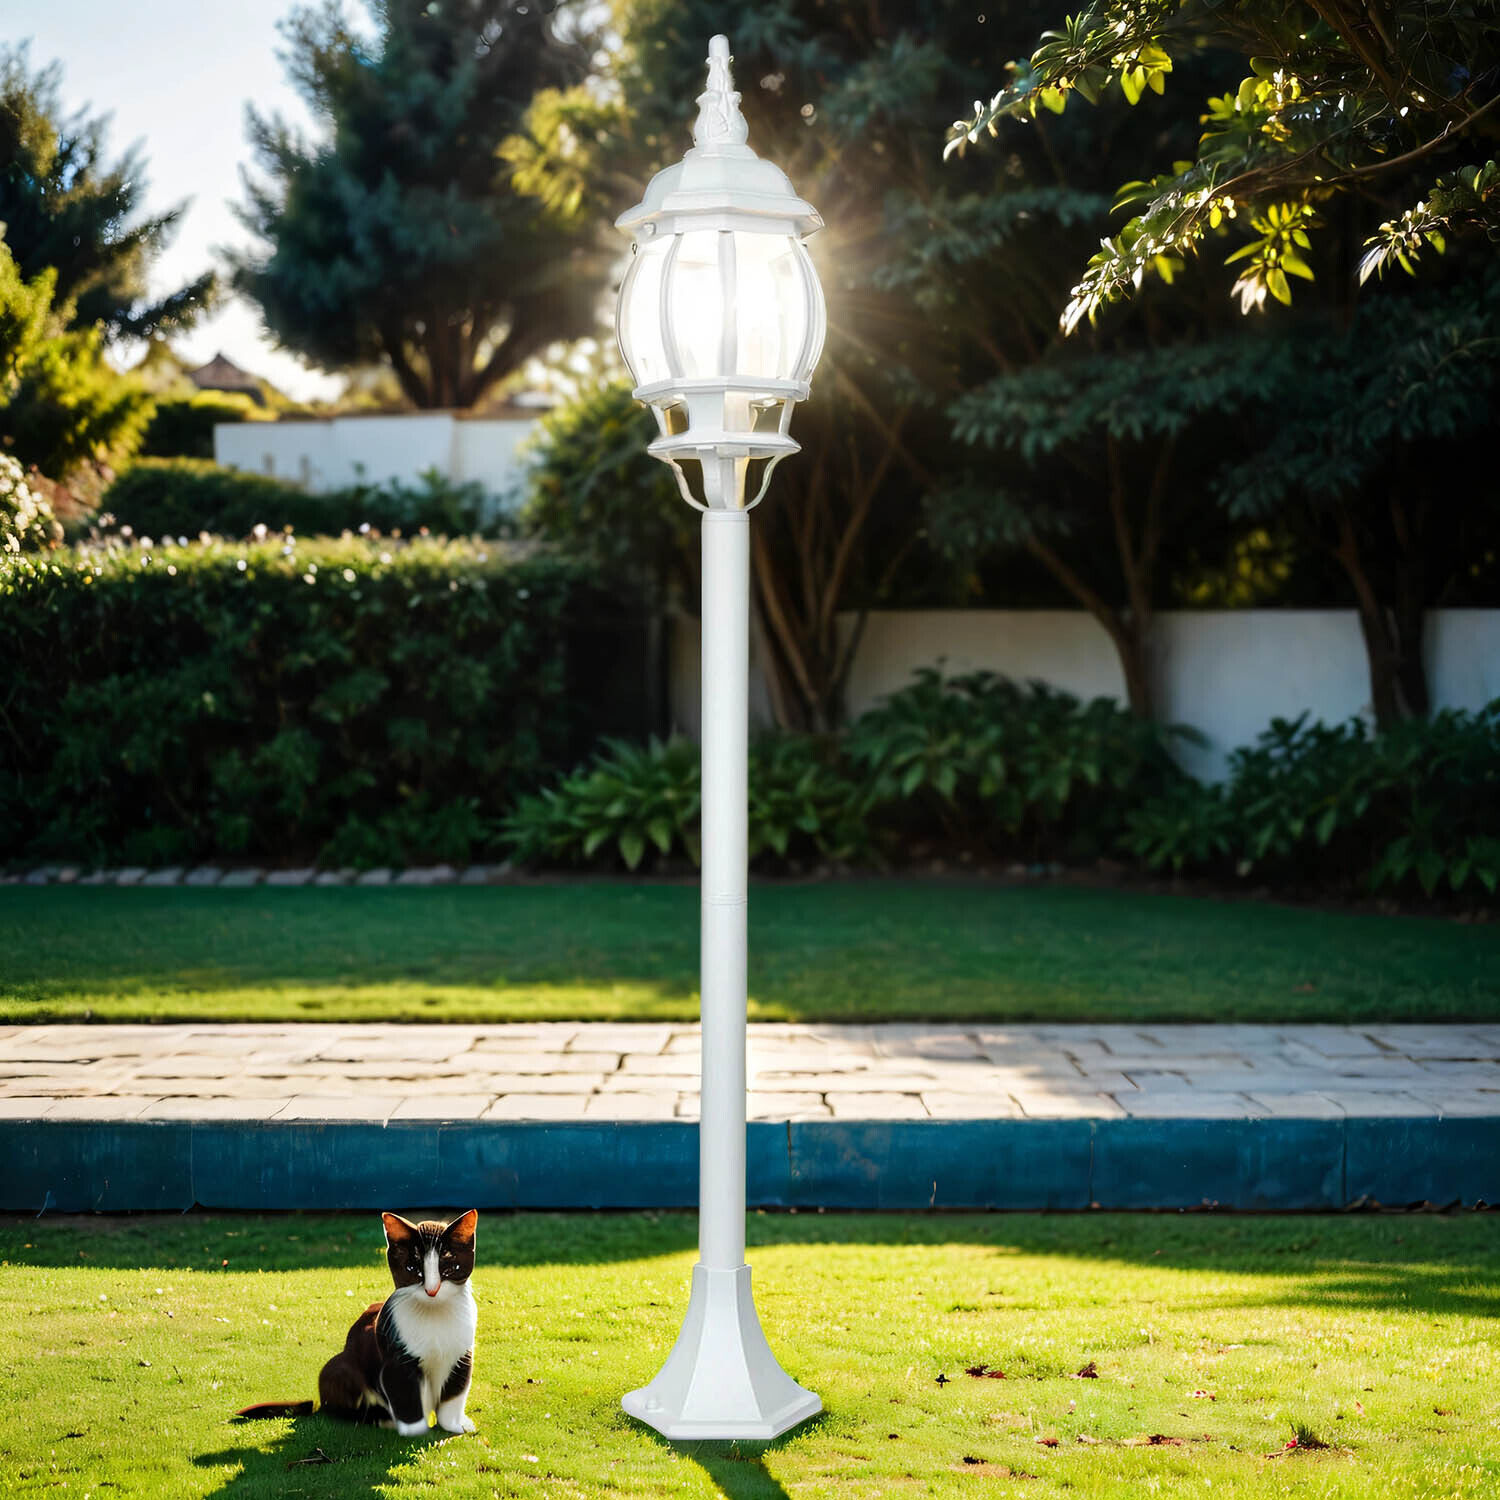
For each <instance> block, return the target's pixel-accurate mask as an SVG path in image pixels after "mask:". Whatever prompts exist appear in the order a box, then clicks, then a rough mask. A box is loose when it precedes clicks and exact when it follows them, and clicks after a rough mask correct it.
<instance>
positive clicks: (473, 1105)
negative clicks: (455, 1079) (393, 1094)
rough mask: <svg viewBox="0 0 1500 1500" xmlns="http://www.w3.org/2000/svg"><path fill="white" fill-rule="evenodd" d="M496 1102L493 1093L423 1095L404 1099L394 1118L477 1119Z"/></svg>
mask: <svg viewBox="0 0 1500 1500" xmlns="http://www.w3.org/2000/svg"><path fill="white" fill-rule="evenodd" d="M494 1102H495V1096H494V1095H493V1094H442V1095H422V1096H419V1097H414V1098H411V1099H403V1100H402V1101H401V1103H400V1104H398V1105H397V1106H396V1107H395V1109H393V1110H392V1111H391V1116H390V1117H391V1119H393V1120H477V1119H478V1118H479V1117H480V1116H481V1115H482V1114H483V1113H484V1112H485V1110H487V1109H488V1108H489V1107H490V1105H492V1104H493V1103H494Z"/></svg>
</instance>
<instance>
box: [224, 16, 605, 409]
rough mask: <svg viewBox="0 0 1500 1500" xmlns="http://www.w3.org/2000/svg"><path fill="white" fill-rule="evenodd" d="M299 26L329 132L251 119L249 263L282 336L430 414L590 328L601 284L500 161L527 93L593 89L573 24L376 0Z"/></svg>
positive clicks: (292, 40) (292, 64)
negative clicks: (392, 378) (372, 369)
mask: <svg viewBox="0 0 1500 1500" xmlns="http://www.w3.org/2000/svg"><path fill="white" fill-rule="evenodd" d="M368 4H369V8H370V12H371V16H372V19H373V21H374V23H375V27H376V32H377V35H376V37H375V40H374V41H373V43H371V42H369V41H367V40H366V39H365V38H364V37H363V36H362V35H361V34H360V33H359V32H358V31H357V30H356V29H355V28H354V27H353V26H352V25H351V24H350V22H349V20H348V18H347V16H346V15H345V13H344V12H343V10H342V9H341V8H340V7H339V6H338V5H337V4H333V5H327V6H324V7H321V8H318V9H301V10H297V11H295V12H293V14H292V16H291V18H290V19H289V20H288V21H287V22H286V23H285V24H284V28H283V34H284V35H285V37H286V41H287V52H286V54H285V61H286V65H287V68H288V71H289V74H290V77H291V80H292V82H293V84H294V85H295V86H296V88H297V90H298V91H299V93H300V94H301V95H302V97H303V98H304V99H305V100H306V101H307V103H308V105H309V107H310V108H311V110H312V111H313V113H314V115H315V116H316V117H317V118H318V119H319V121H320V122H321V123H322V125H323V127H324V135H323V138H321V139H319V140H316V141H307V140H304V139H302V138H301V137H300V136H299V135H298V134H297V133H296V132H294V131H293V130H292V129H290V128H289V127H288V126H287V125H286V124H285V123H284V122H283V121H281V120H280V119H279V118H275V117H271V118H267V117H266V116H264V115H261V114H259V113H258V112H256V111H255V110H253V109H252V110H251V112H250V117H249V128H250V136H251V141H252V143H253V145H254V148H255V152H256V156H257V158H258V160H259V164H260V167H261V170H262V174H263V175H262V176H261V177H260V178H259V179H257V180H251V181H249V182H247V187H246V192H247V198H248V201H247V203H246V205H245V206H244V207H243V209H242V210H241V218H242V220H243V222H244V223H245V224H246V225H247V226H248V227H249V228H250V229H252V230H253V231H254V232H255V233H256V234H257V235H258V236H259V237H260V238H261V239H262V240H263V241H264V242H265V243H266V245H267V246H268V247H269V249H268V250H266V251H265V252H264V253H248V254H243V255H240V256H238V257H237V258H236V259H235V284H236V285H237V286H238V287H239V288H240V289H241V290H242V291H244V292H246V293H247V294H248V295H249V296H251V297H252V298H254V299H255V300H256V301H257V302H259V304H260V306H261V308H262V310H263V313H264V316H265V319H266V323H267V325H268V327H269V328H270V330H271V332H272V333H273V334H274V335H275V337H276V338H277V339H278V340H279V341H280V343H281V344H282V345H283V346H284V347H286V348H288V349H291V350H293V351H295V352H297V353H299V354H302V355H305V356H306V357H308V358H309V359H312V360H314V361H316V362H317V363H319V364H321V365H323V366H326V367H329V368H347V367H350V366H357V365H362V364H370V363H375V362H381V361H383V362H387V363H389V365H390V367H391V369H392V370H393V371H394V372H395V374H396V376H397V378H398V379H399V380H400V382H401V388H402V390H403V391H404V393H405V395H406V397H407V399H408V400H409V401H411V402H412V403H413V404H414V405H416V406H419V407H469V406H472V405H473V404H474V403H475V402H476V401H478V400H479V399H480V397H482V396H483V395H484V393H485V392H486V391H487V390H489V389H490V387H492V386H493V385H494V384H495V383H496V382H497V381H498V380H500V379H502V378H503V377H504V376H505V375H507V374H509V373H510V372H511V371H512V370H514V369H516V368H517V367H518V366H519V365H520V364H521V363H522V362H523V361H524V360H525V359H526V358H527V357H528V356H530V355H531V354H533V353H535V352H536V351H537V350H538V349H540V348H542V347H544V346H545V345H546V344H548V343H549V342H551V341H552V340H554V339H557V338H561V337H567V336H570V335H572V334H574V333H577V332H581V331H583V330H584V329H585V328H586V327H587V326H588V325H589V323H590V321H591V318H592V316H593V307H594V298H595V286H596V282H595V279H594V277H593V274H592V271H593V267H592V266H591V264H590V262H589V259H588V256H587V254H586V251H585V249H584V247H582V246H581V245H580V244H579V243H578V242H577V241H576V240H575V238H574V237H573V236H572V235H571V233H570V230H569V226H568V224H567V223H566V220H565V216H564V215H562V214H560V213H557V212H554V211H553V210H552V209H549V208H548V207H547V206H546V205H544V203H543V202H542V201H541V200H540V199H538V198H535V197H529V196H526V195H525V194H523V193H521V192H519V191H518V190H517V189H516V186H515V184H514V182H513V180H512V179H513V175H514V167H513V165H512V164H511V162H510V161H508V160H507V159H506V157H505V156H504V155H503V154H502V148H503V147H504V145H505V143H506V141H507V140H508V138H510V137H511V136H512V134H513V133H515V132H516V131H517V129H518V127H519V126H520V125H521V122H522V117H523V115H524V114H525V111H526V109H527V107H528V106H529V104H530V103H531V100H532V97H533V95H534V94H536V93H537V92H538V90H541V89H544V88H547V87H565V86H567V85H569V84H571V83H574V82H576V81H577V80H579V79H581V78H582V77H583V76H584V74H585V72H586V70H587V67H588V63H589V58H590V52H591V43H590V38H589V37H588V35H587V34H586V33H585V32H584V31H582V30H581V29H580V27H579V24H578V22H577V19H576V17H573V18H572V19H569V17H568V16H567V15H552V14H550V12H552V11H553V10H554V9H555V7H553V6H550V5H541V4H538V3H535V0H531V3H527V0H451V3H446V4H444V5H441V6H438V5H433V4H428V3H425V0H368Z"/></svg>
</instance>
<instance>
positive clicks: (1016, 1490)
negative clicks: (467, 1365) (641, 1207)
mask: <svg viewBox="0 0 1500 1500" xmlns="http://www.w3.org/2000/svg"><path fill="white" fill-rule="evenodd" d="M750 1227H751V1242H752V1249H751V1252H750V1259H751V1262H752V1264H753V1265H754V1267H755V1274H756V1284H757V1296H758V1301H759V1306H760V1311H761V1316H762V1320H763V1321H764V1323H765V1325H766V1329H767V1332H768V1335H769V1337H770V1339H771V1342H772V1345H773V1347H775V1348H776V1350H777V1351H778V1353H779V1355H780V1357H781V1359H782V1362H783V1363H784V1365H785V1366H786V1367H787V1369H788V1370H789V1372H790V1373H792V1374H793V1375H794V1376H796V1377H797V1378H798V1379H799V1380H801V1381H802V1382H803V1383H804V1384H806V1385H808V1386H810V1387H811V1388H813V1389H814V1390H816V1391H817V1392H818V1393H819V1394H820V1395H821V1396H822V1398H823V1401H824V1404H825V1407H826V1411H825V1413H824V1415H823V1416H822V1417H821V1418H818V1419H815V1420H814V1421H812V1422H811V1423H808V1424H806V1425H804V1426H803V1427H802V1428H800V1429H798V1430H797V1431H795V1432H793V1433H790V1434H788V1435H786V1436H785V1437H783V1438H781V1439H780V1440H778V1441H777V1442H775V1443H771V1444H765V1445H758V1444H740V1445H728V1444H708V1443H700V1444H681V1445H671V1444H668V1443H666V1442H665V1441H663V1440H662V1439H660V1438H658V1437H657V1436H656V1435H655V1434H654V1433H652V1432H651V1431H649V1430H648V1429H646V1428H644V1427H640V1426H637V1425H636V1424H634V1423H633V1422H632V1421H631V1420H630V1419H629V1418H627V1417H626V1416H624V1414H623V1413H622V1412H621V1410H620V1408H619V1397H620V1395H621V1393H622V1392H624V1391H625V1390H627V1389H629V1388H631V1387H632V1386H634V1385H637V1384H639V1383H641V1382H643V1381H645V1380H647V1379H648V1378H649V1377H650V1376H651V1375H652V1374H654V1373H655V1371H656V1369H657V1367H658V1365H659V1364H660V1362H661V1360H662V1358H663V1357H664V1355H665V1353H666V1351H667V1349H668V1347H669V1346H670V1344H671V1342H672V1339H673V1338H674V1337H675V1335H676V1331H677V1327H678V1324H679V1322H680V1319H681V1315H682V1310H683V1307H684V1303H685V1299H686V1293H687V1278H688V1272H689V1267H690V1265H691V1263H692V1261H693V1259H694V1252H693V1233H694V1221H693V1219H692V1218H691V1217H689V1216H686V1215H673V1214H667V1215H644V1214H628V1215H627V1214H622V1215H610V1216H605V1215H590V1216H582V1215H579V1216H572V1217H566V1216H556V1215H535V1216H527V1215H522V1216H516V1217H500V1216H497V1217H493V1218H487V1217H484V1216H481V1220H480V1229H479V1247H480V1267H479V1270H478V1271H477V1272H476V1275H475V1288H476V1292H477V1295H478V1297H479V1299H480V1336H479V1348H478V1358H477V1362H476V1376H475V1387H474V1393H473V1396H472V1398H471V1400H470V1404H469V1411H470V1414H471V1415H472V1416H473V1417H474V1418H475V1420H476V1422H477V1424H478V1432H477V1433H476V1434H475V1435H473V1436H471V1437H464V1438H446V1437H445V1436H442V1435H439V1434H436V1433H435V1434H434V1436H432V1437H430V1438H425V1439H415V1440H413V1439H403V1438H399V1437H397V1436H396V1435H395V1434H394V1433H389V1432H383V1431H379V1430H371V1429H350V1428H346V1427H341V1426H339V1425H337V1424H335V1423H334V1422H332V1421H331V1420H329V1419H327V1418H324V1417H321V1416H317V1415H314V1416H310V1417H301V1418H298V1419H295V1420H290V1419H278V1420H274V1421H269V1422H257V1423H239V1424H235V1423H232V1422H231V1421H230V1420H229V1418H230V1414H231V1413H232V1412H233V1411H234V1409H235V1408H236V1407H239V1406H241V1405H244V1404H246V1403H248V1402H251V1401H254V1400H262V1399H270V1398H277V1399H292V1398H297V1397H302V1396H305V1395H310V1394H311V1393H312V1391H313V1389H314V1383H315V1380H316V1376H317V1371H318V1368H319V1366H320V1364H321V1363H322V1361H323V1360H324V1358H325V1357H326V1356H327V1355H329V1354H330V1353H332V1352H333V1351H334V1350H335V1349H336V1348H338V1347H339V1345H340V1344H341V1343H342V1340H343V1335H344V1330H345V1328H346V1326H347V1324H348V1323H349V1321H350V1320H351V1319H352V1318H353V1316H354V1315H355V1313H356V1311H357V1310H358V1309H361V1308H363V1306H364V1305H365V1303H366V1301H367V1300H371V1299H374V1298H376V1297H378V1296H381V1295H383V1294H384V1292H385V1290H386V1289H387V1286H388V1280H387V1277H386V1273H385V1268H384V1263H383V1259H382V1256H381V1237H380V1227H379V1220H378V1218H377V1217H376V1216H375V1215H374V1214H369V1215H361V1216H358V1217H350V1216H342V1217H336V1218H334V1217H321V1218H314V1217H301V1216H291V1215H288V1216H283V1217H261V1216H244V1217H207V1216H192V1217H182V1216H170V1217H169V1216H161V1217H145V1218H134V1219H114V1220H101V1219H71V1220H68V1219H63V1220H49V1219H44V1220H42V1221H40V1222H38V1221H35V1220H29V1219H28V1220H15V1219H5V1220H0V1370H3V1371H4V1372H5V1391H4V1398H3V1400H0V1494H5V1495H12V1494H48V1495H53V1494H63V1493H66V1494H68V1495H72V1496H75V1497H79V1500H83V1497H93V1500H102V1497H105V1496H111V1495H122V1494H124V1495H149V1496H170V1497H172V1500H191V1497H200V1496H219V1497H225V1500H281V1497H291V1496H309V1497H311V1496H318V1497H328V1500H339V1497H349V1496H371V1495H381V1496H384V1495H403V1494H408V1493H415V1492H419V1491H420V1492H423V1493H426V1492H428V1491H430V1490H432V1489H434V1488H436V1487H439V1486H440V1487H441V1490H442V1493H443V1494H445V1495H452V1496H455V1497H474V1500H489V1497H494V1496H524V1497H533V1496H535V1497H544V1496H545V1497H552V1496H567V1497H594V1496H597V1497H609V1500H632V1497H643V1500H644V1497H657V1496H661V1497H665V1496H674V1497H688V1500H693V1497H712V1496H716V1495H723V1496H724V1497H727V1500H785V1497H792V1500H798V1497H802V1496H827V1497H836V1500H866V1497H869V1496H881V1497H898V1496H906V1495H912V1496H915V1495H923V1496H954V1497H960V1496H962V1497H968V1496H974V1495H995V1496H1007V1497H1009V1496H1017V1497H1025V1500H1052V1497H1064V1496H1084V1497H1089V1500H1095V1497H1114V1500H1138V1497H1140V1496H1144V1495H1165V1496H1182V1497H1187V1496H1193V1497H1201V1496H1213V1497H1216V1500H1217V1497H1247V1500H1248V1497H1254V1500H1265V1497H1268V1496H1283V1495H1284V1496H1305V1497H1308V1500H1311V1497H1315V1496H1316V1497H1319V1500H1332V1497H1348V1500H1371V1497H1377V1496H1380V1497H1384V1496H1392V1495H1397V1496H1403V1497H1427V1496H1431V1497H1437V1496H1444V1497H1448V1496H1463V1497H1468V1496H1472V1497H1475V1500H1480V1497H1489V1496H1493V1495H1495V1494H1497V1493H1500V1387H1497V1381H1500V1356H1497V1353H1496V1349H1495V1345H1494V1320H1495V1318H1496V1316H1497V1315H1500V1290H1497V1286H1500V1282H1497V1278H1500V1218H1497V1217H1495V1216H1492V1215H1476V1216H1470V1217H1464V1218H1455V1219H1451V1220H1450V1219H1439V1218H1413V1217H1394V1216H1393V1217H1381V1218H1372V1217H1360V1216H1341V1217H1299V1218H1228V1217H1204V1216H1194V1217H1177V1216H1172V1217H1165V1216H1140V1215H1137V1216H1118V1215H1105V1214H1099V1215H1090V1216H1086V1217H1085V1216H1066V1215H1059V1216H1050V1217H1048V1216H1034V1215H968V1216H943V1215H921V1216H884V1217H870V1216H841V1215H832V1214H830V1215H806V1214H804V1215H800V1216H796V1217H791V1216H769V1215H756V1216H753V1217H752V1219H751V1221H750ZM1090 1365H1092V1366H1093V1367H1094V1368H1095V1369H1096V1370H1097V1378H1096V1379H1078V1378H1076V1374H1077V1372H1078V1371H1080V1370H1082V1369H1084V1368H1086V1367H1088V1366H1090ZM980 1367H985V1368H988V1369H993V1370H999V1371H1003V1372H1004V1376H1005V1378H1004V1379H1003V1380H1002V1379H992V1378H987V1377H976V1376H974V1375H970V1374H968V1373H966V1371H968V1370H969V1369H971V1368H973V1369H977V1368H980ZM940 1377H941V1378H940ZM1298 1429H1300V1430H1301V1431H1302V1433H1303V1435H1304V1438H1306V1437H1308V1436H1311V1437H1312V1438H1314V1439H1316V1440H1317V1441H1319V1442H1322V1443H1325V1444H1327V1446H1326V1447H1323V1448H1312V1447H1308V1446H1303V1447H1301V1448H1299V1449H1296V1450H1291V1451H1288V1450H1287V1449H1286V1446H1285V1445H1286V1443H1287V1441H1288V1440H1289V1439H1290V1438H1291V1437H1292V1435H1293V1433H1294V1431H1296V1430H1298ZM1054 1440H1055V1442H1054Z"/></svg>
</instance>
